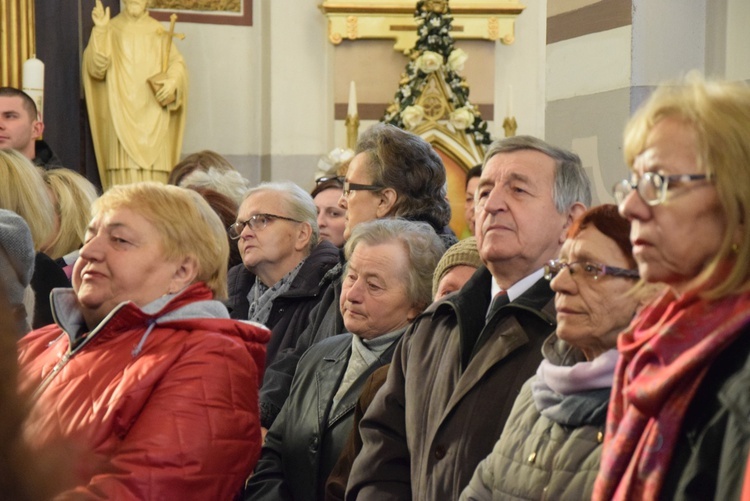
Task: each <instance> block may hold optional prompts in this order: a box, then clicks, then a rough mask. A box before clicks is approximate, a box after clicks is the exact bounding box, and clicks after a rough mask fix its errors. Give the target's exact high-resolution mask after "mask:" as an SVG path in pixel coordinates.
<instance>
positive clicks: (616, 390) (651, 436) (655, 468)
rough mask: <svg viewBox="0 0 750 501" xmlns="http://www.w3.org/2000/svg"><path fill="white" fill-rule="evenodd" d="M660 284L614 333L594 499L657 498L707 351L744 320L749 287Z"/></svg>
mask: <svg viewBox="0 0 750 501" xmlns="http://www.w3.org/2000/svg"><path fill="white" fill-rule="evenodd" d="M698 292H699V291H697V290H696V291H691V292H688V293H686V294H684V295H683V296H682V297H679V298H678V297H676V296H675V294H674V293H673V292H672V291H671V290H667V291H666V292H665V293H664V294H663V295H662V296H661V297H659V298H658V299H657V300H656V301H654V302H653V303H652V304H651V305H649V306H648V307H647V308H645V309H644V310H643V311H642V312H641V314H640V315H639V316H638V317H636V318H635V319H634V320H633V322H632V323H631V325H630V327H629V328H628V329H627V330H626V331H625V332H623V333H622V334H621V335H620V338H619V340H618V349H619V351H620V354H621V356H620V361H619V363H618V365H617V370H616V371H615V383H614V386H613V388H612V397H611V402H610V406H609V413H608V415H607V431H606V435H605V438H604V449H603V451H602V458H601V467H600V469H599V475H598V476H597V479H596V483H595V484H594V495H593V499H594V501H597V500H599V501H603V500H610V499H616V500H628V499H657V498H658V497H659V493H660V491H661V488H662V484H663V482H664V478H665V476H666V473H667V471H668V469H669V465H670V461H671V459H672V452H673V451H674V448H675V445H676V442H677V439H678V434H679V432H680V429H681V427H682V420H683V417H684V415H685V412H686V411H687V408H688V406H689V405H690V403H691V401H692V399H693V396H694V395H695V392H696V391H697V389H698V387H699V386H700V384H701V381H702V380H703V378H704V376H705V375H706V372H707V371H708V369H709V367H710V366H711V363H712V361H713V360H714V359H715V357H716V356H717V355H718V354H720V353H721V352H722V351H723V350H724V349H726V348H727V347H728V346H729V345H731V344H732V342H733V341H734V340H735V339H736V338H737V336H738V335H739V333H740V332H741V330H742V328H743V327H744V326H745V325H746V324H747V323H748V322H750V293H743V294H738V295H734V296H729V297H725V298H722V299H719V300H715V301H707V300H704V299H701V298H700V297H698Z"/></svg>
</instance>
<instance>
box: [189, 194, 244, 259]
mask: <svg viewBox="0 0 750 501" xmlns="http://www.w3.org/2000/svg"><path fill="white" fill-rule="evenodd" d="M187 188H188V189H189V190H193V191H195V192H198V194H200V196H202V197H203V199H204V200H205V201H206V202H208V205H210V206H211V208H212V209H213V210H214V212H215V213H216V215H217V216H219V219H221V222H222V223H223V224H224V228H228V227H230V226H231V225H233V224H234V222H235V221H236V220H237V211H238V210H239V207H238V206H237V204H236V203H235V202H234V200H232V199H231V198H229V197H228V196H226V195H224V194H222V193H219V192H218V191H216V190H212V189H211V188H202V187H200V186H188V187H187ZM227 241H228V242H229V266H228V268H231V267H232V266H235V265H238V264H240V263H242V256H240V249H239V247H238V246H237V243H236V242H234V241H232V239H231V238H229V234H227Z"/></svg>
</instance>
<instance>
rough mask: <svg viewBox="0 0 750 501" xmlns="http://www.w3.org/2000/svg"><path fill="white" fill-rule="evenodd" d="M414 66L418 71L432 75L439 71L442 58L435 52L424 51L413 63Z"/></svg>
mask: <svg viewBox="0 0 750 501" xmlns="http://www.w3.org/2000/svg"><path fill="white" fill-rule="evenodd" d="M414 65H415V66H416V67H417V69H418V70H422V71H423V72H425V73H432V72H433V71H437V70H439V69H440V67H441V66H442V65H443V56H442V55H440V54H438V53H437V52H432V51H430V50H426V51H424V52H423V53H422V55H421V56H419V57H418V58H417V60H416V61H414Z"/></svg>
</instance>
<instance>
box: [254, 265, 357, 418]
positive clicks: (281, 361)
mask: <svg viewBox="0 0 750 501" xmlns="http://www.w3.org/2000/svg"><path fill="white" fill-rule="evenodd" d="M343 272H344V264H343V263H339V264H338V265H336V266H334V267H333V268H331V269H330V271H329V272H328V273H327V274H326V277H325V279H324V280H325V281H327V282H329V283H330V286H328V287H327V288H326V290H325V292H323V294H322V296H321V298H320V302H319V303H318V304H317V305H316V306H315V308H313V310H312V311H311V312H310V317H309V318H308V325H307V328H306V329H305V330H304V331H303V332H302V334H300V336H299V339H298V340H297V344H296V345H295V346H294V347H293V348H289V349H286V350H281V351H279V352H278V353H277V354H276V359H275V360H274V361H273V362H272V363H270V364H269V365H268V367H267V368H266V372H265V375H264V376H263V386H261V388H260V418H261V420H260V422H261V424H262V425H263V427H265V428H270V427H271V425H272V424H273V423H274V421H275V420H276V417H277V416H278V415H279V412H281V408H282V407H283V406H284V402H286V399H287V398H288V397H289V390H290V389H291V387H292V379H293V378H294V373H295V371H296V370H297V364H298V363H299V360H300V358H301V357H302V355H304V354H305V352H306V351H307V350H308V349H309V348H310V347H311V346H312V345H314V344H315V343H318V342H320V341H322V340H324V339H328V338H329V337H331V336H335V335H337V334H339V333H341V332H344V331H345V330H346V327H345V326H344V318H343V317H342V316H341V309H340V308H339V300H340V299H341V275H342V274H343Z"/></svg>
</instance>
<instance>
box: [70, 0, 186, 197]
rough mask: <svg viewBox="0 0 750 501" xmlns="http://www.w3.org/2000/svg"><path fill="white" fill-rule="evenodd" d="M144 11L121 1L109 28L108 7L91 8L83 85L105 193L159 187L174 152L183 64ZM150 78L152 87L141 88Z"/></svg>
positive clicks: (134, 2) (140, 1) (178, 143)
mask: <svg viewBox="0 0 750 501" xmlns="http://www.w3.org/2000/svg"><path fill="white" fill-rule="evenodd" d="M146 3H147V0H124V5H125V9H124V10H123V11H122V12H121V13H120V14H119V15H117V16H115V17H114V19H112V20H110V16H109V7H107V9H106V10H105V9H104V8H103V6H102V3H101V0H96V6H95V7H94V10H93V11H92V13H91V17H92V19H93V20H94V28H93V30H92V32H91V38H90V39H89V44H88V46H87V47H86V50H85V51H84V52H83V84H84V91H85V93H86V106H87V108H88V113H89V121H90V123H91V134H92V136H93V139H94V150H95V152H96V161H97V163H98V164H99V176H100V178H101V182H102V188H103V189H105V190H106V189H107V188H108V187H110V186H112V185H115V184H125V183H133V182H137V181H147V180H153V181H161V182H165V183H166V182H167V178H168V176H169V171H170V170H171V169H172V167H173V166H174V165H175V164H176V163H177V162H178V161H179V158H180V151H181V149H182V136H183V132H184V130H185V114H186V113H185V105H186V103H187V90H188V75H187V70H186V68H185V61H184V60H183V59H182V56H181V55H180V53H179V51H178V50H177V48H176V47H172V45H173V44H172V34H171V32H170V33H168V32H166V30H164V28H163V27H162V25H161V24H160V23H159V22H158V21H156V20H155V19H153V18H152V17H151V16H149V15H148V10H146ZM153 77H158V78H157V79H156V80H157V81H158V84H156V85H154V84H150V83H149V79H151V80H152V81H154V78H153ZM157 87H158V88H157ZM160 103H161V104H160Z"/></svg>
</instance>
